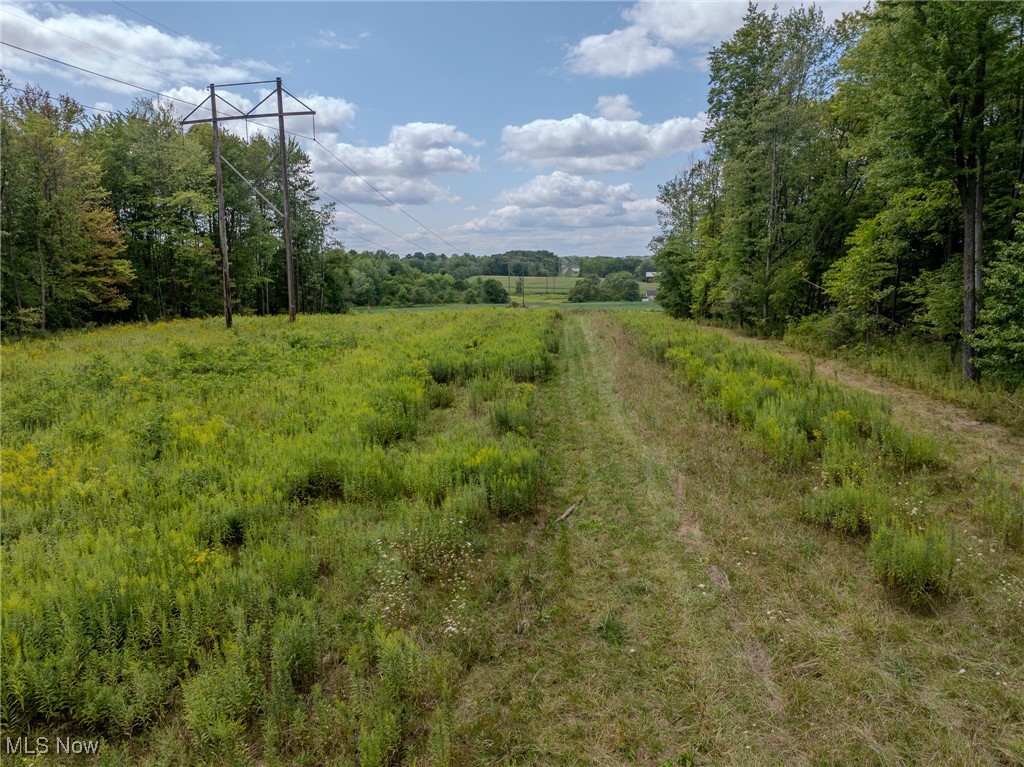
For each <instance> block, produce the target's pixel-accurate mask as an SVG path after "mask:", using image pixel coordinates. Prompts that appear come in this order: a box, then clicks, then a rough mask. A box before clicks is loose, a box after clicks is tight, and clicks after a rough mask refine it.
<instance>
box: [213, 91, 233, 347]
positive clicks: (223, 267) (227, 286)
mask: <svg viewBox="0 0 1024 767" xmlns="http://www.w3.org/2000/svg"><path fill="white" fill-rule="evenodd" d="M210 114H211V117H212V119H211V120H210V122H212V123H213V165H214V168H216V170H217V228H218V231H219V233H220V275H221V281H222V282H223V284H224V327H225V328H230V327H231V275H230V273H229V270H228V224H227V221H226V220H225V216H224V174H223V172H222V171H221V167H220V129H219V128H218V127H217V86H216V85H214V84H213V83H210Z"/></svg>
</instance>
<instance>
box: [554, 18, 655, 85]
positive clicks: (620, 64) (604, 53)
mask: <svg viewBox="0 0 1024 767" xmlns="http://www.w3.org/2000/svg"><path fill="white" fill-rule="evenodd" d="M566 58H567V60H568V63H569V68H570V69H571V70H572V71H573V72H577V73H578V74H581V75H598V76H602V77H633V76H634V75H639V74H643V73H644V72H650V71H651V70H653V69H660V68H661V67H664V66H668V65H670V64H672V63H673V62H674V61H675V54H674V53H673V52H672V49H671V48H666V47H665V46H663V45H658V44H657V43H655V42H654V41H653V40H652V39H651V37H650V35H648V34H647V32H646V30H644V29H642V28H640V27H637V26H632V27H626V28H625V29H616V30H615V31H614V32H610V33H608V34H605V35H590V36H589V37H584V38H583V39H582V40H580V42H579V43H577V44H576V45H574V46H573V47H572V49H571V50H570V51H569V54H568V55H567V56H566Z"/></svg>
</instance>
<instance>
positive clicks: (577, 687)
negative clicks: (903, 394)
mask: <svg viewBox="0 0 1024 767" xmlns="http://www.w3.org/2000/svg"><path fill="white" fill-rule="evenodd" d="M632 321H635V322H636V323H640V324H643V323H646V322H648V321H649V320H648V319H646V318H641V317H632V316H631V315H628V314H618V313H617V314H614V315H610V314H590V313H586V314H582V313H581V314H575V315H569V317H568V326H567V340H566V344H565V351H564V352H563V354H562V360H561V362H562V364H563V365H564V366H565V367H564V368H563V371H562V373H561V378H560V379H559V383H560V394H559V396H558V397H557V398H555V399H549V400H548V401H547V402H546V403H542V406H541V408H540V409H539V410H538V418H539V421H540V423H539V427H538V428H539V432H540V434H541V441H542V443H544V444H548V445H551V446H553V450H552V452H553V454H554V458H553V465H552V469H551V470H552V476H553V487H554V490H553V496H552V498H551V499H550V500H549V501H548V503H547V504H546V508H545V509H543V510H542V513H544V515H545V516H546V517H547V518H548V520H553V519H555V518H556V517H557V516H560V515H561V513H562V512H564V510H565V509H566V508H568V507H569V506H570V505H572V504H573V503H575V502H576V501H577V500H578V499H580V498H583V499H584V500H583V501H582V502H581V503H580V505H579V506H578V507H576V509H575V510H574V511H573V513H572V514H571V515H570V516H569V517H568V518H566V519H565V520H564V521H562V522H559V523H554V522H550V521H549V522H548V524H546V525H535V526H528V527H526V529H521V530H520V531H519V533H518V535H516V536H515V537H512V538H511V539H510V541H511V542H510V545H509V548H510V549H512V553H513V556H514V560H513V561H514V563H515V564H514V565H510V566H509V575H508V578H507V582H508V586H507V587H506V589H505V590H504V591H503V592H502V594H501V598H500V599H499V600H498V602H497V604H496V605H495V609H494V610H493V612H492V616H493V617H492V620H493V621H494V622H495V623H496V625H497V626H498V628H497V632H498V639H497V640H496V643H495V644H496V650H495V655H494V658H493V659H492V660H491V661H489V662H488V663H484V664H480V665H478V666H476V667H475V668H474V669H473V670H472V671H471V672H470V674H469V677H468V678H467V680H466V682H465V683H464V685H463V689H462V693H461V695H460V697H459V698H458V699H457V701H456V704H455V710H456V717H455V721H456V738H455V745H454V753H455V754H456V756H457V761H458V762H459V763H464V764H514V763H519V764H545V765H559V764H565V765H570V764H578V763H589V764H632V763H641V764H657V765H661V764H716V765H730V764H735V765H748V764H808V765H810V764H879V765H903V764H915V763H920V764H953V763H955V764H970V765H982V764H999V763H1004V762H1005V763H1015V761H1020V759H1021V758H1022V748H1024V727H1022V721H1024V720H1022V715H1024V690H1022V689H1021V687H1020V683H1019V679H1017V674H1016V673H1015V669H1016V668H1018V667H1019V665H1020V663H1021V660H1022V659H1024V640H1022V637H1021V634H1020V632H1019V631H1017V630H1015V629H1014V628H1012V627H1013V626H1015V625H1017V624H1018V623H1019V621H1020V620H1021V618H1022V617H1024V612H1022V609H1024V607H1022V599H1024V566H1022V561H1021V558H1020V556H1019V554H1017V553H1016V552H1014V551H1013V550H1011V549H1008V548H1004V547H1002V546H1000V545H999V543H998V539H997V538H995V537H994V536H993V535H991V534H990V533H989V532H987V530H986V528H985V526H984V524H983V523H980V522H979V523H976V522H975V520H974V519H973V517H972V515H970V514H964V515H957V514H956V513H955V512H954V510H955V509H957V508H963V506H964V504H965V502H966V501H968V500H969V498H968V497H966V494H965V492H964V490H963V489H960V488H957V487H955V486H954V487H950V486H946V485H944V484H943V483H942V482H939V483H937V484H934V483H930V482H929V481H927V480H926V479H922V478H920V477H917V476H911V477H908V478H904V477H902V476H901V477H899V478H897V477H895V476H893V477H891V478H887V479H885V480H884V484H882V486H881V487H878V488H877V489H876V490H875V492H877V493H879V494H882V493H889V494H890V495H891V496H895V497H896V500H895V501H894V506H893V509H892V510H893V511H894V513H898V514H900V515H903V516H905V517H906V518H908V519H911V520H913V519H917V518H918V517H919V516H920V515H921V514H922V513H923V512H924V510H926V509H927V507H928V506H934V507H937V508H941V509H943V510H944V512H946V514H944V515H943V516H946V515H947V514H948V517H949V518H950V520H951V524H952V525H953V526H954V527H955V528H956V531H957V536H958V538H959V539H960V540H962V541H963V543H962V546H961V549H960V551H959V553H958V555H959V557H960V560H961V561H959V562H954V563H953V564H954V568H955V585H954V586H953V587H952V589H951V594H950V597H949V598H948V599H947V601H946V602H944V603H940V604H937V605H934V606H933V608H932V609H919V608H918V609H908V607H907V604H906V603H905V601H903V600H902V599H896V600H894V599H891V598H890V596H889V594H888V593H887V591H886V586H885V584H884V582H883V580H884V573H875V572H873V571H872V564H871V562H872V560H869V557H868V556H867V551H868V549H869V548H870V547H871V543H870V540H869V539H867V538H866V537H865V535H864V534H863V533H862V534H860V535H858V536H849V535H846V534H836V533H834V532H832V531H831V530H830V529H828V528H824V527H818V526H816V525H809V524H807V522H806V521H805V520H804V512H803V510H802V508H801V506H800V503H799V500H800V499H802V498H804V497H814V495H815V494H814V493H813V490H812V488H813V484H814V483H815V482H820V480H819V478H818V477H817V475H816V474H815V470H814V466H813V464H809V465H807V466H805V467H803V468H799V467H797V468H794V469H785V468H783V469H780V467H779V466H778V465H777V464H776V462H775V461H774V460H772V459H771V458H770V457H768V456H767V455H766V454H765V453H764V452H763V451H762V448H761V447H760V446H758V445H757V444H754V443H748V442H747V440H745V439H743V437H742V435H743V432H742V431H740V427H738V426H737V425H736V424H735V423H733V422H732V421H731V419H729V418H723V417H722V416H721V415H717V414H714V413H712V412H709V411H708V410H707V409H706V408H705V407H704V406H703V405H701V404H699V402H698V399H697V397H696V396H689V395H688V394H687V389H686V388H685V386H683V387H681V386H680V381H679V380H678V379H675V380H674V378H673V376H670V375H666V373H667V372H668V369H667V368H666V367H665V366H664V365H659V364H658V363H657V362H656V361H655V359H654V358H653V357H651V356H647V354H646V353H645V352H644V350H643V346H644V343H643V342H642V341H640V340H639V336H638V335H635V331H634V330H632V329H630V330H627V329H626V328H625V327H624V326H629V325H630V324H631V322H632ZM651 321H653V320H651ZM840 427H841V425H837V426H836V428H840ZM819 487H820V485H819ZM859 487H864V488H865V492H867V491H866V486H863V485H862V486H859ZM862 500H863V499H862ZM907 504H910V505H907ZM926 504H927V505H926ZM868 505H870V506H874V504H873V502H871V501H868ZM883 508H884V507H883ZM937 529H938V528H937ZM914 545H915V544H913V543H911V548H912V547H913V546H914ZM878 546H879V547H880V548H885V547H886V546H888V547H889V548H891V549H898V554H899V555H900V556H903V557H907V556H908V553H907V548H906V547H905V546H896V545H891V546H890V545H889V544H888V543H884V542H883V543H879V544H878ZM882 559H884V558H882ZM878 561H882V560H881V559H880V560H878ZM925 588H926V589H927V590H933V591H934V587H933V586H932V585H930V584H927V585H926V586H925ZM940 588H944V586H943V587H940ZM1004 589H1005V590H1004Z"/></svg>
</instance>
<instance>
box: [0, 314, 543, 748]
mask: <svg viewBox="0 0 1024 767" xmlns="http://www.w3.org/2000/svg"><path fill="white" fill-rule="evenodd" d="M385 328H386V330H387V331H388V332H382V331H383V330H384V329H385ZM559 335H560V319H559V318H558V317H557V316H556V315H555V314H554V313H552V312H548V311H536V312H526V313H524V312H516V313H513V312H495V311H491V310H477V311H468V310H460V311H458V312H438V313H432V314H430V315H429V316H428V315H422V314H404V315H391V316H389V317H387V318H386V319H382V318H380V317H378V316H377V315H361V316H356V317H337V318H329V317H321V318H317V317H310V318H307V319H306V320H304V321H303V323H301V325H299V326H287V327H286V326H285V325H284V324H282V323H281V322H279V321H278V320H276V319H274V318H259V319H257V318H252V319H242V320H240V321H239V322H237V323H236V326H235V328H234V329H233V330H232V331H231V332H230V333H225V332H224V331H223V328H221V327H220V326H219V324H218V321H217V320H211V321H199V320H193V321H180V322H174V323H170V324H165V323H157V324H155V325H150V326H149V327H148V328H146V329H142V328H139V327H126V328H116V329H105V330H100V331H96V332H91V333H71V334H66V335H64V336H62V337H60V338H59V339H52V340H38V341H29V340H23V341H16V342H13V343H12V342H9V341H7V342H5V344H4V348H3V354H4V408H3V432H4V444H3V451H2V464H0V465H2V469H3V472H2V476H0V491H2V493H3V498H4V514H3V516H2V518H0V535H2V538H3V541H4V546H3V551H2V552H0V556H2V563H0V564H2V569H3V573H4V589H3V594H2V599H3V604H2V609H3V615H4V632H3V636H2V637H0V664H2V665H0V673H2V676H3V679H4V686H3V689H2V691H0V707H2V711H0V718H2V721H3V723H4V726H5V728H11V729H12V730H17V731H28V730H30V729H33V728H39V727H49V726H61V727H74V728H75V729H76V731H77V730H81V731H83V732H95V733H104V734H107V735H109V736H111V737H125V736H132V735H140V734H143V733H144V732H145V731H146V730H147V729H148V728H149V727H151V726H152V725H154V724H155V723H156V722H158V721H160V720H161V718H162V717H164V716H165V712H166V711H168V710H169V709H171V708H172V707H175V706H177V705H180V710H181V712H182V715H183V723H184V726H185V727H186V728H187V732H188V734H189V737H190V738H192V739H193V740H194V741H195V744H196V746H197V747H198V748H199V749H200V753H201V754H202V755H203V756H202V758H203V759H206V760H207V761H211V762H212V761H231V760H243V759H246V758H251V757H252V752H253V751H255V749H256V748H257V747H256V746H255V745H253V744H255V743H262V747H263V749H264V753H263V756H264V757H266V758H267V759H268V760H271V759H272V758H279V757H280V758H284V759H285V760H287V759H291V758H292V757H293V756H294V754H289V751H290V749H295V748H298V747H300V745H299V744H301V743H306V744H307V745H308V742H309V741H308V738H309V737H311V736H310V735H309V733H308V731H307V730H304V729H303V728H308V727H309V726H310V721H311V720H310V713H309V707H310V706H314V705H318V704H317V703H316V696H315V691H314V690H313V682H314V680H315V679H316V678H317V675H318V674H319V673H321V672H322V671H323V670H324V664H327V665H328V666H331V664H332V663H333V664H337V663H338V662H340V660H339V658H340V657H341V656H343V655H344V649H341V650H340V653H341V656H339V655H338V653H339V643H340V644H341V647H342V648H344V647H345V646H347V644H348V643H349V642H351V641H354V638H353V632H354V631H356V629H357V627H358V626H359V625H362V624H363V623H364V622H370V623H372V622H373V621H374V620H377V619H379V618H381V615H380V614H379V613H378V612H375V611H376V610H377V608H378V606H379V604H380V603H379V601H378V600H376V599H372V598H368V597H367V594H368V593H370V592H372V590H373V588H372V587H373V583H372V581H373V572H374V563H375V562H376V561H377V558H378V556H379V551H381V550H383V551H391V552H393V553H394V554H395V555H396V556H397V559H398V562H399V565H398V566H399V568H400V569H399V572H400V573H401V574H402V577H403V578H405V579H407V580H408V583H410V584H412V585H411V586H410V588H418V589H426V588H428V587H429V588H432V589H437V590H439V591H441V592H442V595H443V598H445V599H448V598H451V595H449V594H447V593H445V592H446V590H449V589H453V588H454V586H452V585H451V584H452V583H453V582H454V581H455V580H456V576H457V577H458V578H465V577H466V572H467V568H468V566H469V565H468V561H469V551H470V549H469V548H467V546H468V543H469V538H468V535H469V533H468V532H467V531H468V530H469V529H471V528H472V527H474V526H479V525H480V524H482V523H483V522H484V521H485V520H487V519H488V518H489V517H491V516H497V515H500V516H512V515H522V514H526V513H528V512H529V511H530V510H532V509H533V508H534V507H535V506H536V503H537V500H538V498H539V496H540V492H541V478H542V471H541V468H542V462H541V454H540V451H539V450H538V449H537V447H536V446H535V445H534V444H533V443H532V441H531V440H530V439H529V437H528V433H529V431H530V429H529V426H530V424H532V419H533V413H532V409H533V406H534V405H533V401H534V386H535V385H536V382H539V381H540V380H542V379H543V378H544V377H545V376H546V375H547V374H548V373H549V372H550V370H551V368H552V354H553V352H552V351H550V349H552V347H554V348H557V345H558V339H559ZM439 360H447V361H448V362H450V366H449V368H448V374H447V375H445V376H442V375H441V373H440V372H439V371H440V369H441V368H442V367H443V366H440V365H439V364H437V362H438V361H439ZM434 375H436V376H437V377H444V378H446V381H447V382H446V383H444V384H439V383H438V382H437V381H435V380H434ZM471 382H472V383H471ZM435 387H436V388H435ZM475 388H479V389H480V390H481V393H482V395H484V396H486V397H487V399H486V400H483V399H481V405H480V407H479V409H478V411H477V412H475V413H469V415H468V417H467V418H466V419H461V418H460V419H452V418H449V417H447V414H445V415H444V416H441V414H438V413H432V412H431V410H430V406H431V405H432V404H437V403H439V402H447V403H449V404H450V405H451V406H452V407H454V408H459V407H462V406H463V404H464V403H466V402H467V401H468V400H469V399H470V397H471V395H470V393H469V391H467V389H470V390H473V389H475ZM437 390H441V391H440V392H439V391H437ZM485 401H486V402H493V403H495V404H497V403H498V402H501V401H507V402H509V403H510V404H511V405H513V407H512V408H511V409H510V410H509V411H508V412H507V413H506V414H505V415H504V416H501V417H499V415H498V414H497V413H496V416H495V419H496V420H495V424H496V425H498V426H499V430H501V431H503V432H504V434H502V435H495V433H494V431H493V429H492V426H491V425H489V423H488V421H489V417H488V414H487V413H486V408H485V407H483V402H485ZM8 402H11V403H30V404H32V407H29V408H27V409H22V408H19V407H8ZM438 416H440V417H438ZM463 420H465V423H463ZM441 425H443V426H446V427H447V429H448V430H449V431H448V432H437V431H435V430H436V429H437V428H438V427H439V426H441ZM378 538H379V539H381V541H382V544H381V546H380V547H379V548H378V547H375V546H374V545H373V544H372V541H373V540H376V539H378ZM328 574H329V575H330V578H325V577H323V576H325V575H328ZM327 584H329V585H330V588H331V590H332V592H331V593H330V595H328V591H327V590H326V589H325V586H326V585H327ZM339 594H340V595H341V597H340V598H341V599H342V602H341V603H339V602H338V601H331V600H337V599H338V598H339V596H338V595H339ZM434 598H435V597H431V599H434ZM426 601H427V602H428V603H429V602H430V599H427V600H426ZM339 604H344V605H345V607H343V608H339V607H338V605H339ZM437 612H440V608H437ZM328 614H329V615H330V616H331V619H330V620H328V621H324V620H323V616H324V615H328ZM417 616H418V617H423V614H422V613H417ZM460 625H462V624H460ZM427 630H435V629H433V628H431V627H428V628H427ZM438 633H440V632H438ZM389 636H390V635H389ZM441 636H447V635H444V634H441ZM407 640H408V636H407ZM367 641H369V640H367ZM410 641H412V640H408V641H406V640H400V639H399V638H396V637H394V636H391V637H390V638H387V637H382V638H379V641H378V640H374V642H375V643H374V642H371V645H372V647H371V649H370V650H369V651H368V653H369V654H368V656H367V657H369V658H370V660H369V661H367V664H366V665H365V666H359V667H357V668H355V669H354V671H353V673H355V674H358V675H359V678H360V680H361V681H360V682H359V684H360V685H361V688H360V689H361V691H360V692H359V694H358V695H356V694H355V693H353V695H352V696H348V694H347V693H346V694H345V695H343V696H342V698H341V699H339V700H338V701H337V702H336V705H337V706H338V707H340V708H341V709H344V710H346V711H350V713H349V714H346V715H345V716H347V717H348V719H346V721H349V722H350V724H349V725H346V726H348V727H349V729H348V730H344V728H342V729H343V730H344V731H341V732H339V733H338V735H337V737H338V738H339V742H340V743H341V745H339V746H337V750H336V751H335V752H334V753H335V754H337V753H342V752H344V753H346V754H347V755H348V756H349V757H351V758H352V759H354V760H358V759H359V758H363V757H364V758H365V759H367V760H369V761H368V763H374V760H377V761H380V760H384V761H383V762H382V763H387V760H390V759H393V758H394V756H395V754H397V753H398V752H399V751H400V750H401V749H403V748H405V747H406V746H407V739H408V738H409V737H410V733H411V732H412V728H413V727H414V725H413V722H414V721H418V720H419V719H421V718H426V713H425V712H426V711H428V710H429V709H430V708H431V707H432V706H433V705H434V702H435V701H436V700H438V697H437V690H436V684H437V680H438V679H441V678H446V675H450V672H449V671H446V670H445V669H443V668H441V667H437V668H435V667H434V666H433V665H432V664H433V663H434V661H433V660H431V661H430V663H427V661H426V660H424V659H423V657H422V655H423V653H422V652H421V651H420V650H419V646H418V645H417V644H416V642H414V641H412V644H409V642H410ZM378 645H379V646H378ZM373 648H376V649H373ZM410 648H413V649H410ZM332 657H334V658H335V660H334V661H330V660H329V659H330V658H332ZM83 658H84V659H87V660H88V662H83ZM417 658H418V660H417ZM428 666H429V667H430V668H431V669H432V670H431V671H430V674H429V675H428V674H426V673H425V669H426V668H427V667H428ZM403 669H405V670H404V671H403ZM331 670H332V673H333V672H334V671H335V670H336V669H335V668H333V667H332V669H331ZM399 700H400V702H401V705H397V704H396V703H395V701H399ZM364 703H365V705H364ZM320 705H322V701H321V704H320ZM342 718H343V719H344V718H345V717H342ZM392 718H393V719H392ZM332 721H334V720H332ZM303 738H307V740H302V739H303ZM361 748H362V751H360V749H361ZM346 749H347V751H346ZM396 749H397V750H396Z"/></svg>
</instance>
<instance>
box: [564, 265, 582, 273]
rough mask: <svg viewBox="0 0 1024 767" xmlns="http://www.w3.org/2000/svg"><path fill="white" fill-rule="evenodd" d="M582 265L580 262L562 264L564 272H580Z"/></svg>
mask: <svg viewBox="0 0 1024 767" xmlns="http://www.w3.org/2000/svg"><path fill="white" fill-rule="evenodd" d="M579 273H580V267H579V265H578V264H562V274H579Z"/></svg>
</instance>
